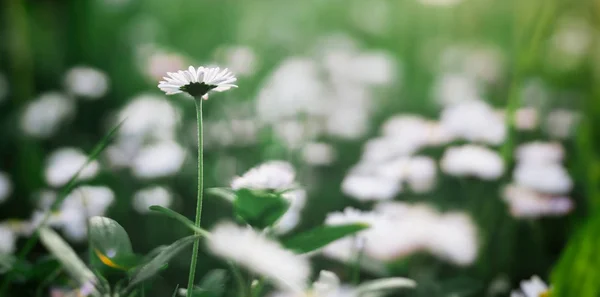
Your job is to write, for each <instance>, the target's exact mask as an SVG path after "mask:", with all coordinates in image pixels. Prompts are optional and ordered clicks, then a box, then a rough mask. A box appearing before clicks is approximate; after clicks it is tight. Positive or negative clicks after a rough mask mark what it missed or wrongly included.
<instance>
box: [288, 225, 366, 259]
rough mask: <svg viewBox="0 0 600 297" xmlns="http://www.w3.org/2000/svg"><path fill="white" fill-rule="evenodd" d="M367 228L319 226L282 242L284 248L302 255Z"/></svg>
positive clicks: (356, 226) (364, 226)
mask: <svg viewBox="0 0 600 297" xmlns="http://www.w3.org/2000/svg"><path fill="white" fill-rule="evenodd" d="M367 228H369V225H367V224H362V223H355V224H346V225H336V226H320V227H317V228H315V229H312V230H309V231H306V232H303V233H300V234H298V235H295V236H292V237H290V238H287V239H283V240H282V244H283V246H284V247H286V248H288V249H290V250H292V251H294V252H296V253H298V254H304V253H308V252H312V251H314V250H317V249H319V248H322V247H324V246H326V245H328V244H330V243H332V242H334V241H336V240H338V239H340V238H343V237H346V236H350V235H352V234H355V233H357V232H360V231H362V230H365V229H367Z"/></svg>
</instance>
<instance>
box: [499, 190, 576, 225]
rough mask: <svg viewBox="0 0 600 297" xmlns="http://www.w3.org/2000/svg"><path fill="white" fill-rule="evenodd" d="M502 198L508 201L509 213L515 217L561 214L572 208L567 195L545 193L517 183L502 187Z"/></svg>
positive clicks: (572, 204)
mask: <svg viewBox="0 0 600 297" xmlns="http://www.w3.org/2000/svg"><path fill="white" fill-rule="evenodd" d="M502 199H503V200H504V201H505V202H506V203H508V207H509V209H510V214H511V215H512V216H513V217H516V218H539V217H543V216H561V215H565V214H567V213H569V212H570V211H572V210H573V208H574V203H573V201H572V200H571V199H570V198H568V197H564V196H552V195H546V194H543V193H539V192H536V191H534V190H532V189H529V188H526V187H522V186H518V185H507V186H506V187H504V189H503V191H502Z"/></svg>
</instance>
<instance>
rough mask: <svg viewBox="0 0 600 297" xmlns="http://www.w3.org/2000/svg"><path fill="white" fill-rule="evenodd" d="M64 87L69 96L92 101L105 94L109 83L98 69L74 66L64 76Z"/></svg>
mask: <svg viewBox="0 0 600 297" xmlns="http://www.w3.org/2000/svg"><path fill="white" fill-rule="evenodd" d="M65 86H66V89H67V92H68V93H69V94H73V95H75V96H80V97H81V98H85V99H89V100H94V99H98V98H100V97H102V96H104V94H106V92H107V91H108V88H109V86H110V81H109V79H108V76H107V75H106V74H104V72H102V71H100V70H98V69H95V68H92V67H89V66H76V67H73V68H71V69H70V70H69V71H68V72H67V74H66V75H65Z"/></svg>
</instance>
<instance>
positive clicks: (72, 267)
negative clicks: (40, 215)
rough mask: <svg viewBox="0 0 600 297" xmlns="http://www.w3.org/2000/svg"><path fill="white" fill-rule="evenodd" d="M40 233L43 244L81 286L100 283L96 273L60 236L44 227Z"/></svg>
mask: <svg viewBox="0 0 600 297" xmlns="http://www.w3.org/2000/svg"><path fill="white" fill-rule="evenodd" d="M39 232H40V239H41V241H42V244H44V246H45V247H46V248H47V249H48V250H49V251H50V252H51V253H52V255H54V257H56V259H58V261H59V262H60V263H61V265H62V266H63V268H64V269H65V271H66V272H67V273H68V274H69V275H70V276H71V277H72V278H73V279H74V280H75V281H76V282H77V283H78V285H79V286H83V285H85V284H89V283H92V284H95V283H98V281H97V279H96V276H95V275H94V273H93V272H92V271H91V270H90V269H89V268H88V267H87V266H86V265H85V263H83V261H82V260H81V259H80V258H79V256H77V254H76V253H75V251H74V250H73V249H72V248H71V247H70V246H69V245H68V244H67V243H66V242H65V241H64V240H63V239H62V238H61V237H60V235H58V234H57V233H56V232H55V231H54V230H52V229H50V228H47V227H42V228H41V229H40V230H39Z"/></svg>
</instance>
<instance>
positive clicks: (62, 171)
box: [44, 147, 100, 187]
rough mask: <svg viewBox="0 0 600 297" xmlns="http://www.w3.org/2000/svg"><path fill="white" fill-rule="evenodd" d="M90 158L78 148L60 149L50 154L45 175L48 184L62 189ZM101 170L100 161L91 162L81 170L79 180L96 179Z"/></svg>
mask: <svg viewBox="0 0 600 297" xmlns="http://www.w3.org/2000/svg"><path fill="white" fill-rule="evenodd" d="M87 159H88V156H87V155H86V154H85V153H84V152H83V151H81V150H80V149H77V148H70V147H66V148H60V149H57V150H55V151H54V152H52V153H51V154H50V156H49V157H48V159H47V160H46V167H45V170H44V175H45V177H46V182H47V183H48V185H50V186H52V187H61V186H63V185H65V184H66V183H67V182H68V181H69V180H70V179H71V178H72V177H73V176H74V175H75V174H76V173H77V171H79V170H80V169H81V168H82V167H83V165H85V163H86V161H87ZM99 170H100V164H99V163H98V161H95V160H94V161H91V162H90V163H89V164H87V165H86V166H85V168H83V169H81V172H80V173H79V177H78V179H79V180H88V179H91V178H94V177H95V176H96V175H97V174H98V171H99Z"/></svg>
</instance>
